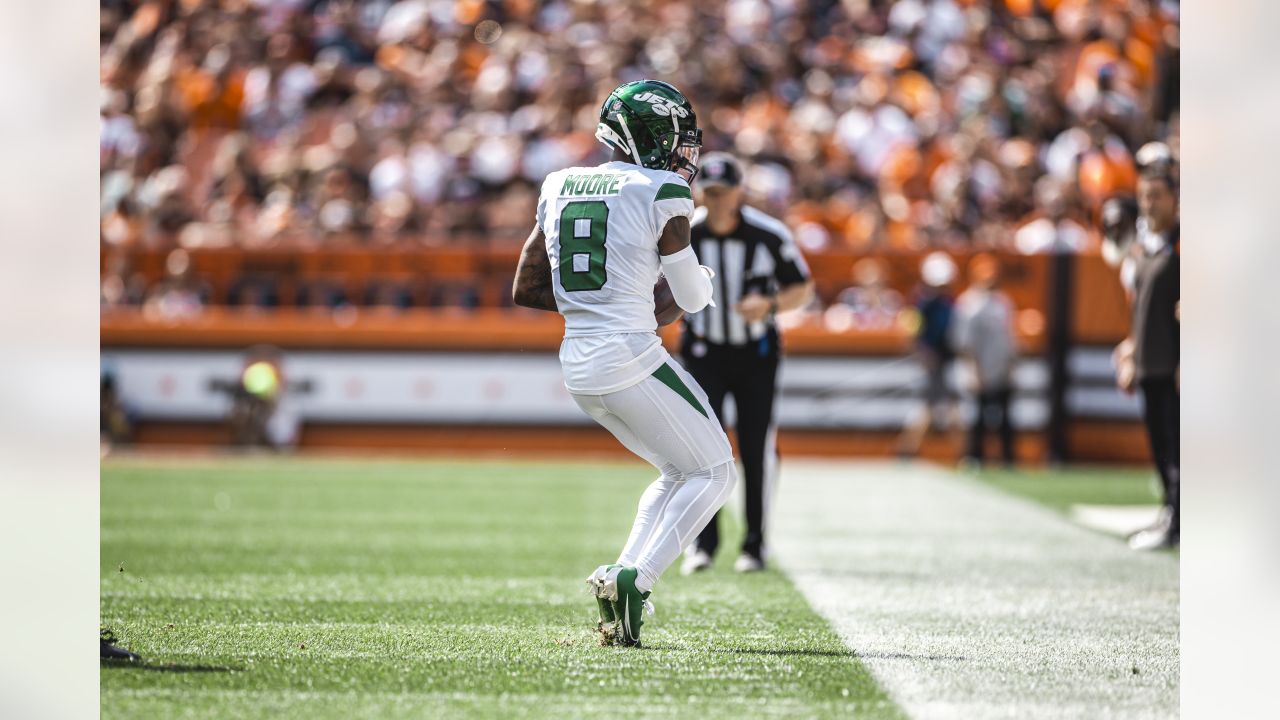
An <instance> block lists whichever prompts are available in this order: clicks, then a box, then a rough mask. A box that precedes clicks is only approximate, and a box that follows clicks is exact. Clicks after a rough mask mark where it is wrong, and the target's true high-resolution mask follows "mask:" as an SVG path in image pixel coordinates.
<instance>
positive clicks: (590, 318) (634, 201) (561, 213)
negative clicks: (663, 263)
mask: <svg viewBox="0 0 1280 720" xmlns="http://www.w3.org/2000/svg"><path fill="white" fill-rule="evenodd" d="M677 215H683V216H685V217H690V216H692V215H693V197H692V194H691V193H690V192H689V184H688V183H687V182H685V180H684V178H682V177H680V176H679V175H677V174H675V173H672V172H668V171H666V170H650V169H648V168H644V167H641V166H639V165H634V164H632V163H627V162H620V161H614V162H607V163H605V164H603V165H600V166H598V167H573V168H566V169H564V170H559V171H557V172H553V173H551V174H550V175H548V176H547V179H546V180H545V181H544V182H543V183H542V193H541V196H540V197H539V199H538V213H537V223H538V227H540V228H542V232H543V234H545V235H546V240H547V257H548V258H549V259H550V261H551V279H552V285H553V288H554V291H555V298H556V307H557V308H558V309H559V311H560V313H561V314H562V315H564V334H565V343H564V345H563V346H562V347H561V352H560V357H561V363H562V365H563V366H564V371H565V385H566V386H567V387H568V389H569V390H570V391H572V392H578V393H593V394H603V393H606V392H613V391H615V390H620V389H622V388H624V387H627V386H628V385H630V384H634V383H637V382H639V381H640V380H642V379H644V378H645V377H647V376H648V375H649V374H650V373H652V372H653V371H654V370H655V369H656V368H657V367H658V366H659V365H661V364H662V362H664V361H665V359H666V357H667V354H666V351H665V350H663V349H662V345H661V343H660V341H659V340H658V337H657V335H656V334H655V331H656V330H657V328H658V323H657V320H656V319H655V318H654V315H653V311H654V306H653V286H654V283H656V282H657V281H658V274H659V269H660V261H659V257H658V237H659V236H660V235H661V234H662V230H663V228H664V227H666V225H667V221H668V220H670V219H671V218H673V217H675V216H677ZM620 334H626V335H635V336H634V337H612V336H615V335H620ZM655 348H656V351H655Z"/></svg>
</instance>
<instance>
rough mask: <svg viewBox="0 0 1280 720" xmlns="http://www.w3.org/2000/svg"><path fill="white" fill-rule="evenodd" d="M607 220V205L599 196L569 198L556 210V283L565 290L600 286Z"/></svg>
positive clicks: (589, 288) (603, 274)
mask: <svg viewBox="0 0 1280 720" xmlns="http://www.w3.org/2000/svg"><path fill="white" fill-rule="evenodd" d="M608 224H609V206H608V205H606V204H604V203H603V202H601V201H599V200H589V201H582V202H571V203H569V204H568V205H565V206H564V210H562V211H561V212H560V285H561V286H563V287H564V289H565V291H566V292H575V291H579V290H599V289H600V288H602V287H604V283H605V281H606V280H608V278H609V276H608V274H607V273H606V272H605V269H604V261H605V258H606V255H607V253H606V251H605V246H604V241H605V235H606V234H607V233H608Z"/></svg>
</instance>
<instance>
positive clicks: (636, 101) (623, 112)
mask: <svg viewBox="0 0 1280 720" xmlns="http://www.w3.org/2000/svg"><path fill="white" fill-rule="evenodd" d="M596 139H597V140H599V141H600V142H602V143H604V144H605V145H608V146H609V147H611V148H615V149H617V150H620V151H621V152H623V153H624V154H626V155H627V156H628V157H630V158H631V160H632V161H633V162H635V163H636V164H637V165H641V166H643V167H647V168H650V169H653V170H670V171H672V172H674V173H678V174H679V175H680V176H681V177H684V179H685V180H687V181H689V182H693V176H694V175H696V174H697V172H698V149H699V148H701V147H702V130H701V129H699V128H698V116H697V115H695V114H694V112H693V105H691V104H690V103H689V99H688V98H686V97H685V96H684V95H683V94H681V92H680V91H679V90H677V89H676V88H675V86H674V85H671V84H670V83H665V82H662V81H660V80H637V81H635V82H629V83H626V84H623V85H620V86H619V87H618V89H616V90H614V91H613V92H611V93H609V97H607V98H605V101H604V105H602V106H601V107H600V123H599V124H598V125H596Z"/></svg>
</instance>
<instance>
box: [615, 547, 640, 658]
mask: <svg viewBox="0 0 1280 720" xmlns="http://www.w3.org/2000/svg"><path fill="white" fill-rule="evenodd" d="M610 574H612V573H610ZM638 574H639V573H637V571H636V569H635V568H633V567H624V568H622V569H621V570H618V571H617V575H616V576H615V577H614V578H613V580H614V585H615V587H616V589H617V599H616V600H614V601H613V614H614V615H615V616H616V617H617V618H618V619H619V620H620V621H621V622H620V623H619V628H618V629H619V630H620V632H619V633H618V644H620V645H624V646H627V647H640V627H641V626H643V625H644V611H645V609H646V607H647V606H648V602H647V601H648V599H649V593H647V592H646V593H642V592H640V590H639V589H637V588H636V577H637V575H638Z"/></svg>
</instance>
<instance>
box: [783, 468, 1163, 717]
mask: <svg viewBox="0 0 1280 720" xmlns="http://www.w3.org/2000/svg"><path fill="white" fill-rule="evenodd" d="M782 472H783V475H784V477H783V479H782V485H783V487H785V488H786V489H785V491H784V492H782V493H780V494H779V496H778V499H777V503H776V506H775V508H774V518H773V519H774V533H773V542H774V550H775V553H776V555H777V558H778V564H779V566H780V567H781V568H782V569H783V570H784V571H785V572H786V573H787V574H788V575H789V576H790V577H791V579H792V581H793V582H794V583H795V586H796V588H798V589H799V590H800V591H801V593H803V594H804V596H805V597H806V599H807V600H808V601H809V603H810V605H812V606H813V608H814V609H815V610H816V611H817V612H818V613H819V614H820V615H822V616H823V617H824V618H826V619H827V620H828V621H829V622H830V623H831V625H832V626H833V628H834V629H835V630H836V632H837V634H839V635H840V637H841V638H842V639H843V640H844V642H845V644H846V645H847V646H848V647H849V648H850V649H851V650H853V652H854V653H855V654H856V655H857V656H858V657H859V658H860V659H861V661H862V662H863V663H864V664H865V665H866V667H867V668H868V669H869V670H870V671H871V673H872V674H873V675H874V676H875V678H876V680H877V681H878V682H879V683H880V685H881V686H882V687H883V688H884V689H885V690H886V691H887V692H888V693H889V694H890V696H891V697H892V698H893V700H894V701H895V702H897V703H898V704H899V706H901V707H902V708H903V709H904V710H905V711H906V712H907V713H908V714H909V715H910V716H911V717H913V718H924V719H934V718H965V719H966V720H969V719H971V718H978V719H981V718H1033V717H1034V718H1168V717H1176V716H1177V714H1178V687H1179V675H1178V658H1179V634H1178V597H1179V594H1178V565H1177V561H1176V559H1175V558H1174V557H1173V556H1171V555H1168V554H1159V553H1154V554H1152V553H1145V554H1144V553H1134V552H1132V551H1130V550H1129V549H1128V548H1127V547H1126V545H1125V544H1124V543H1123V542H1121V541H1119V540H1117V539H1114V538H1110V537H1106V536H1104V535H1100V534H1098V533H1095V532H1092V531H1090V530H1087V529H1085V528H1083V527H1080V526H1078V525H1076V524H1074V523H1072V522H1071V521H1070V520H1069V519H1067V518H1066V517H1064V516H1062V515H1060V514H1058V513H1055V512H1053V511H1051V510H1049V509H1047V508H1043V507H1041V506H1038V505H1035V504H1034V503H1032V502H1030V501H1026V500H1022V499H1018V498H1014V497H1012V496H1008V495H1005V494H1003V493H1001V492H999V491H996V490H994V489H991V488H988V487H986V486H983V485H981V484H979V483H978V482H977V481H973V480H968V479H964V478H959V477H956V476H953V475H951V474H950V473H947V472H944V471H942V470H939V469H934V468H930V467H927V466H920V465H913V466H901V465H892V464H888V463H883V464H876V463H848V462H846V463H817V462H806V461H801V460H788V461H787V462H785V463H783V467H782ZM1135 667H1136V668H1138V673H1137V674H1134V672H1133V668H1135Z"/></svg>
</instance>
